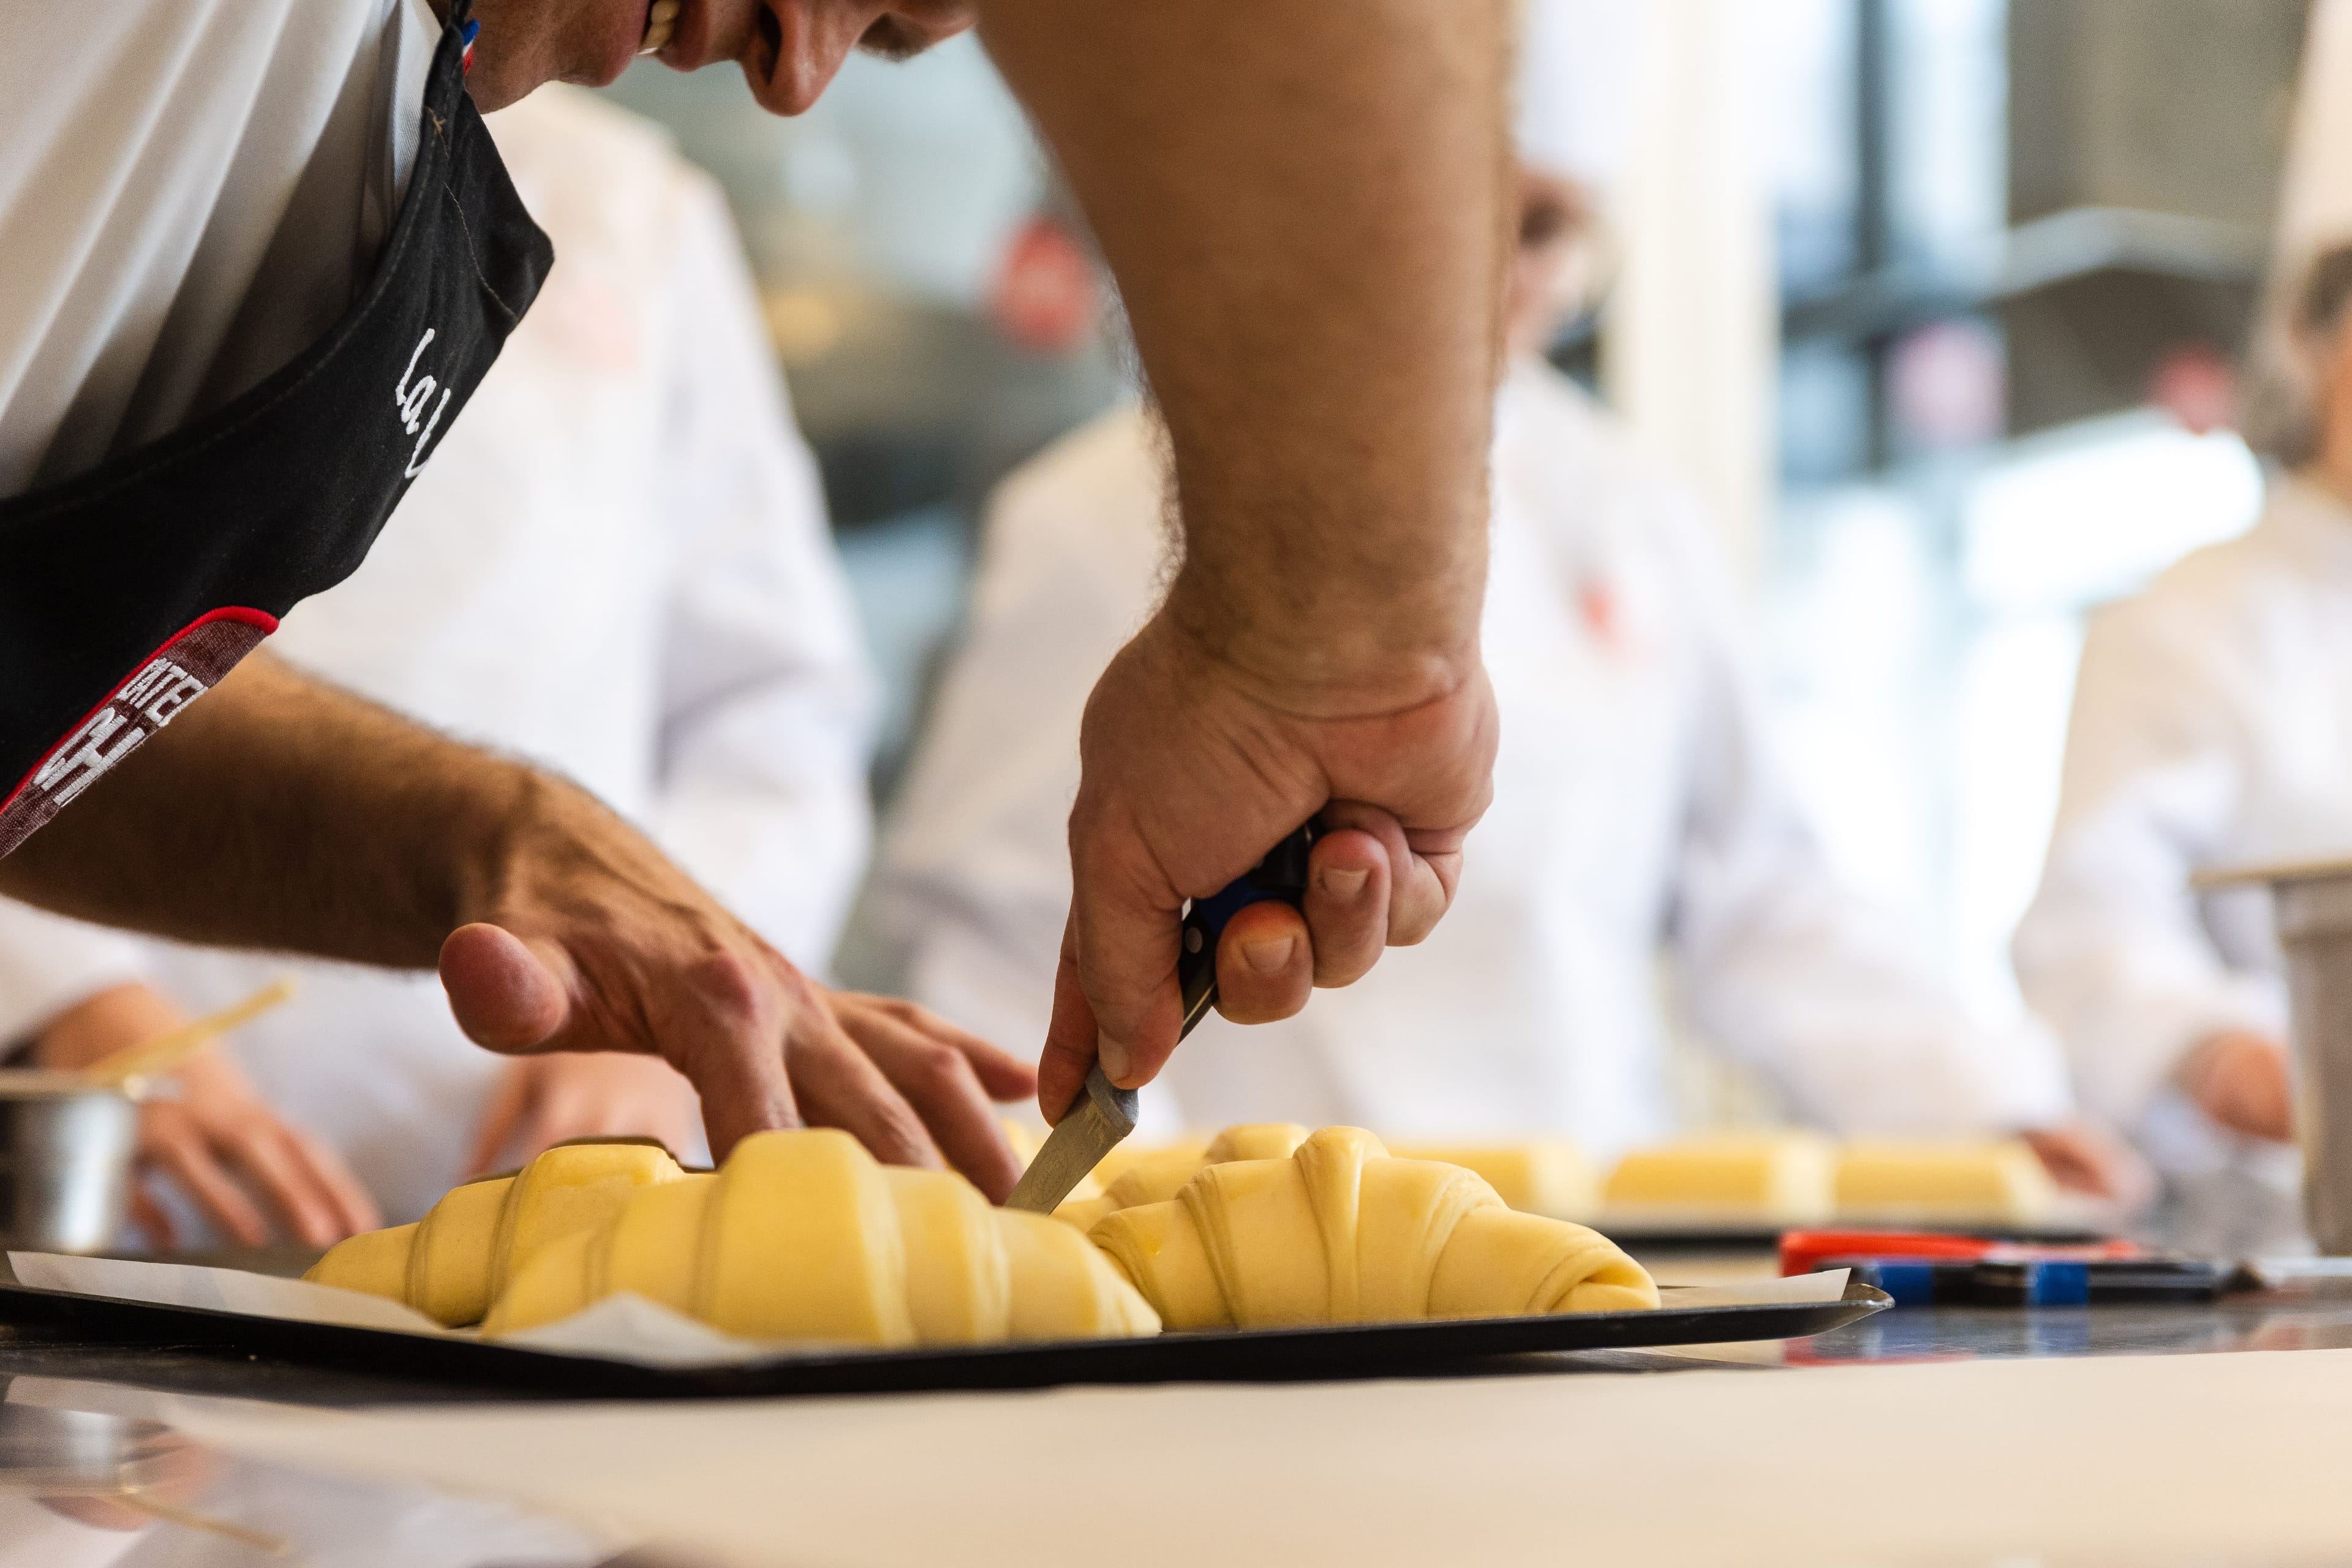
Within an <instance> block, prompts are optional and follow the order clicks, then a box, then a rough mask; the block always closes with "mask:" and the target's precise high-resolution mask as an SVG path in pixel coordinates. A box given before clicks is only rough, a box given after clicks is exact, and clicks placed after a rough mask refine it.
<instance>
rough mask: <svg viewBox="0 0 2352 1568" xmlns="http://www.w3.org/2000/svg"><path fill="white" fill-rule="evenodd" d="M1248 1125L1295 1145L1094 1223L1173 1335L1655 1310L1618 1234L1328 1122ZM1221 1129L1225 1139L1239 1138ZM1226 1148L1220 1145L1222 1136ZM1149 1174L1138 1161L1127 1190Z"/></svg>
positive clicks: (1102, 1242) (1198, 1177) (1099, 1238)
mask: <svg viewBox="0 0 2352 1568" xmlns="http://www.w3.org/2000/svg"><path fill="white" fill-rule="evenodd" d="M1289 1131H1295V1130H1269V1129H1235V1130H1234V1132H1231V1133H1228V1134H1227V1135H1226V1138H1227V1139H1234V1135H1235V1134H1236V1133H1239V1134H1243V1136H1242V1137H1241V1138H1238V1139H1234V1141H1235V1142H1263V1143H1265V1144H1268V1145H1278V1144H1280V1143H1282V1142H1286V1141H1287V1142H1293V1144H1294V1147H1293V1149H1292V1150H1291V1151H1289V1152H1288V1153H1287V1157H1280V1156H1276V1157H1272V1158H1246V1157H1244V1158H1236V1159H1232V1160H1228V1161H1224V1162H1223V1163H1212V1164H1209V1165H1208V1166H1206V1167H1205V1168H1203V1169H1202V1170H1200V1171H1199V1172H1198V1173H1196V1174H1194V1175H1193V1176H1192V1178H1191V1179H1190V1180H1189V1181H1187V1182H1186V1183H1185V1184H1183V1186H1182V1189H1181V1191H1180V1192H1179V1193H1177V1194H1175V1196H1174V1197H1172V1198H1171V1199H1168V1200H1166V1201H1160V1202H1146V1203H1142V1204H1139V1205H1133V1206H1129V1207H1124V1208H1120V1209H1118V1211H1116V1212H1114V1213H1111V1214H1108V1215H1105V1216H1103V1217H1102V1218H1101V1219H1099V1220H1097V1222H1096V1223H1095V1225H1094V1226H1093V1228H1092V1230H1091V1231H1090V1232H1089V1233H1088V1234H1089V1235H1090V1236H1091V1237H1092V1238H1093V1240H1094V1242H1095V1244H1096V1245H1097V1247H1101V1248H1102V1249H1103V1250H1104V1251H1105V1252H1108V1254H1109V1255H1110V1256H1111V1258H1113V1259H1114V1260H1115V1261H1116V1262H1117V1263H1118V1266H1119V1268H1120V1270H1121V1271H1122V1272H1124V1273H1125V1274H1126V1275H1127V1277H1128V1278H1129V1279H1131V1280H1133V1281H1134V1282H1135V1285H1136V1287H1137V1289H1139V1290H1141V1291H1142V1292H1143V1294H1144V1296H1145V1297H1146V1298H1147V1299H1149V1300H1150V1302H1151V1304H1152V1307H1153V1308H1154V1309H1155V1310H1157V1311H1158V1312H1159V1314H1160V1320H1161V1321H1163V1322H1164V1323H1165V1324H1167V1326H1168V1327H1170V1328H1172V1329H1203V1328H1230V1327H1238V1328H1244V1329H1249V1328H1273V1327H1280V1326H1285V1325H1291V1324H1305V1323H1355V1322H1383V1321H1400V1320H1411V1319H1422V1318H1470V1317H1506V1316H1516V1315H1519V1314H1523V1313H1543V1312H1595V1311H1618V1310H1630V1309H1634V1308H1644V1307H1655V1306H1656V1305H1657V1304H1658V1292H1657V1287H1656V1286H1655V1285H1654V1284H1652V1283H1651V1281H1650V1277H1649V1275H1648V1274H1647V1273H1646V1272H1644V1271H1643V1268H1642V1267H1641V1265H1639V1264H1637V1263H1635V1262H1634V1261H1633V1259H1632V1258H1628V1257H1626V1256H1625V1254H1624V1253H1622V1251H1620V1250H1618V1248H1617V1247H1616V1245H1615V1244H1614V1243H1612V1242H1611V1241H1610V1240H1609V1239H1608V1238H1607V1237H1603V1236H1600V1235H1598V1234H1596V1233H1595V1232H1592V1231H1590V1230H1587V1229H1585V1228H1584V1227H1583V1226H1580V1225H1571V1224H1570V1223H1569V1222H1567V1221H1565V1220H1555V1219H1547V1218H1545V1217H1543V1216H1542V1215H1530V1214H1521V1213H1519V1212H1517V1210H1514V1209H1512V1208H1509V1207H1507V1206H1506V1205H1504V1203H1503V1201H1502V1200H1501V1199H1500V1198H1498V1197H1496V1195H1495V1190H1494V1189H1493V1188H1492V1187H1490V1186H1488V1185H1487V1184H1486V1183H1485V1182H1484V1181H1482V1180H1480V1179H1479V1178H1478V1177H1477V1176H1476V1175H1475V1173H1472V1172H1469V1171H1466V1170H1464V1169H1462V1168H1461V1167H1460V1166H1456V1165H1443V1164H1438V1163H1434V1162H1432V1161H1424V1160H1399V1159H1392V1158H1391V1157H1390V1156H1389V1153H1388V1151H1387V1150H1386V1149H1384V1148H1382V1147H1381V1142H1380V1140H1379V1139H1377V1138H1374V1137H1373V1136H1372V1135H1371V1134H1370V1133H1369V1132H1366V1131H1362V1130H1360V1129H1359V1128H1353V1127H1327V1128H1325V1129H1323V1130H1322V1131H1319V1132H1316V1133H1313V1134H1311V1135H1308V1136H1307V1137H1306V1138H1305V1139H1304V1140H1290V1139H1289V1137H1288V1132H1289ZM1225 1141H1226V1140H1225V1139H1221V1140H1220V1141H1219V1142H1225ZM1211 1152H1212V1153H1214V1152H1215V1149H1214V1146H1213V1147H1212V1151H1211ZM1140 1173H1141V1171H1140V1168H1137V1169H1130V1170H1129V1172H1128V1173H1126V1174H1125V1175H1122V1176H1121V1177H1120V1178H1119V1180H1118V1182H1115V1183H1113V1184H1112V1193H1113V1194H1118V1192H1119V1191H1120V1189H1121V1188H1122V1187H1123V1186H1125V1185H1126V1184H1129V1182H1130V1181H1132V1180H1133V1179H1134V1178H1135V1177H1137V1176H1138V1175H1139V1174H1140Z"/></svg>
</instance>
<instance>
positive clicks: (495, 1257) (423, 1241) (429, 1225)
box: [302, 1142, 685, 1328]
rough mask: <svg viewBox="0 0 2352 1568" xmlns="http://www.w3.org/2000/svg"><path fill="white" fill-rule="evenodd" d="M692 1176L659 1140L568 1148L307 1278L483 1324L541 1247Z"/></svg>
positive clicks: (442, 1319)
mask: <svg viewBox="0 0 2352 1568" xmlns="http://www.w3.org/2000/svg"><path fill="white" fill-rule="evenodd" d="M684 1174H685V1173H684V1172H682V1171H680V1170H679V1169H678V1166H677V1161H675V1160H673V1159H671V1158H670V1157H669V1153H668V1152H667V1150H665V1149H662V1148H661V1147H659V1146H658V1145H656V1144H651V1143H642V1142H583V1143H564V1144H559V1145H557V1146H556V1147H555V1148H552V1149H550V1150H548V1151H547V1152H545V1153H543V1154H541V1155H540V1156H539V1158H537V1159H536V1160H533V1161H532V1162H531V1163H530V1164H528V1165H526V1166H524V1167H523V1168H522V1170H521V1171H520V1172H519V1173H515V1174H513V1175H509V1176H492V1177H489V1178H487V1179H485V1180H483V1181H478V1182H468V1183H467V1184H465V1185H464V1186H461V1187H453V1188H451V1189H450V1190H449V1192H448V1193H447V1194H446V1195H444V1196H443V1198H442V1199H441V1201H440V1202H439V1203H437V1204H435V1205H433V1208H432V1210H431V1212H430V1213H428V1214H426V1215H425V1217H424V1218H423V1219H421V1220H418V1221H417V1222H416V1223H415V1224H414V1225H403V1226H393V1227H392V1228H391V1229H389V1230H377V1231H370V1232H368V1233H367V1234H366V1235H364V1236H355V1237H351V1238H350V1239H349V1240H347V1241H342V1242H339V1243H337V1244H336V1245H335V1246H334V1247H331V1248H330V1249H329V1250H328V1252H327V1255H326V1256H325V1257H324V1258H320V1259H319V1261H318V1262H317V1263H315V1264H313V1265H311V1267H310V1272H309V1273H307V1274H305V1275H303V1276H302V1278H303V1279H308V1280H310V1281H311V1282H312V1283H314V1284H319V1285H338V1286H341V1287H342V1288H343V1289H347V1290H364V1291H366V1292H367V1293H368V1294H370V1295H372V1296H389V1297H391V1298H393V1299H394V1300H398V1301H405V1302H407V1303H408V1304H409V1305H410V1306H412V1307H414V1308H415V1309H416V1310H418V1311H420V1312H423V1313H424V1314H425V1316H426V1317H428V1318H431V1319H432V1320H434V1321H436V1322H438V1323H442V1324H445V1325H446V1326H448V1327H451V1328H457V1327H461V1326H463V1325H465V1324H467V1323H478V1322H479V1321H482V1316H483V1314H484V1313H486V1312H488V1310H489V1307H490V1303H491V1302H492V1301H494V1300H497V1299H498V1297H499V1292H500V1291H501V1290H503V1289H505V1288H506V1284H507V1282H508V1280H509V1279H511V1278H512V1277H513V1275H514V1273H515V1270H516V1269H517V1268H519V1267H520V1265H521V1264H522V1263H523V1262H524V1261H526V1260H528V1259H529V1258H530V1257H531V1256H532V1255H533V1254H534V1253H536V1252H538V1251H539V1250H540V1249H541V1247H546V1246H548V1245H549V1244H551V1243H552V1242H554V1241H557V1240H560V1239H561V1238H562V1237H565V1236H567V1235H570V1234H572V1232H575V1231H584V1230H592V1229H593V1228H595V1226H598V1225H600V1224H602V1223H603V1222H604V1220H605V1219H606V1218H607V1217H609V1216H610V1215H613V1214H614V1213H616V1212H617V1211H618V1210H619V1209H620V1207H621V1205H622V1204H623V1203H624V1202H625V1200H626V1199H627V1198H628V1196H629V1195H630V1194H632V1193H635V1191H637V1190H638V1189H639V1188H641V1187H646V1186H656V1185H659V1184H664V1183H668V1182H676V1181H677V1180H679V1179H680V1178H681V1177H682V1176H683V1175H684Z"/></svg>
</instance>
